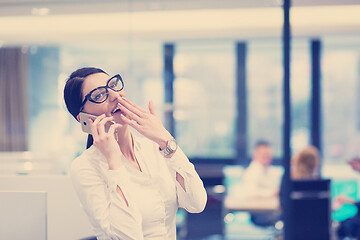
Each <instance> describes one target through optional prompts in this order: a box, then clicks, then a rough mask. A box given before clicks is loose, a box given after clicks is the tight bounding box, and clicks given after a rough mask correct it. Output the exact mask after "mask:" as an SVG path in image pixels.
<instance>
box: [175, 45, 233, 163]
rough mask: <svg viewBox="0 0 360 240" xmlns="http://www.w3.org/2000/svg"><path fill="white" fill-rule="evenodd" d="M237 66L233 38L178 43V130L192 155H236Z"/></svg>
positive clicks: (176, 70) (176, 67) (176, 60)
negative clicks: (227, 40) (225, 40)
mask: <svg viewBox="0 0 360 240" xmlns="http://www.w3.org/2000/svg"><path fill="white" fill-rule="evenodd" d="M234 68H235V56H234V44H233V43H232V42H211V41H205V42H199V43H197V42H189V43H178V44H176V50H175V58H174V72H175V77H176V78H175V81H174V106H175V111H174V119H175V133H176V138H177V141H178V142H179V145H180V146H181V148H182V149H183V150H184V152H185V153H186V154H187V155H188V156H189V157H199V158H224V157H225V158H226V157H228V158H229V157H235V154H236V150H235V149H234V141H235V134H236V133H235V126H234V124H235V104H236V98H235V69H234Z"/></svg>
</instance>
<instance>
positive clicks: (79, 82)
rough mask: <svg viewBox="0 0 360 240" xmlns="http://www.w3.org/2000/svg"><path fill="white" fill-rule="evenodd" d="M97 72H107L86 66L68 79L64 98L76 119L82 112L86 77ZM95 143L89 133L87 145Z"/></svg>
mask: <svg viewBox="0 0 360 240" xmlns="http://www.w3.org/2000/svg"><path fill="white" fill-rule="evenodd" d="M95 73H105V74H107V73H106V72H105V71H103V70H102V69H100V68H94V67H84V68H80V69H78V70H76V71H74V72H73V73H72V74H71V75H70V77H69V79H68V80H67V81H66V84H65V88H64V100H65V105H66V108H67V109H68V111H69V112H70V114H71V115H73V117H74V118H75V119H77V118H76V117H77V115H78V114H79V113H80V106H81V103H82V101H83V100H82V99H83V95H82V86H83V83H84V80H85V78H86V77H88V76H90V75H92V74H95ZM92 143H93V138H92V136H91V135H90V134H89V136H88V141H87V146H86V148H89V147H90V146H91V145H92Z"/></svg>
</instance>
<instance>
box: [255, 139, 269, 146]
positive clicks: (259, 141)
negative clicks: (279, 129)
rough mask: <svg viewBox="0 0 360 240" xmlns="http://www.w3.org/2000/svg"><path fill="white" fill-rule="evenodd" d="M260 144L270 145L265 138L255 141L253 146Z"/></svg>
mask: <svg viewBox="0 0 360 240" xmlns="http://www.w3.org/2000/svg"><path fill="white" fill-rule="evenodd" d="M260 146H265V147H270V143H269V142H268V141H267V140H265V139H260V140H258V141H257V142H256V143H255V148H257V147H260Z"/></svg>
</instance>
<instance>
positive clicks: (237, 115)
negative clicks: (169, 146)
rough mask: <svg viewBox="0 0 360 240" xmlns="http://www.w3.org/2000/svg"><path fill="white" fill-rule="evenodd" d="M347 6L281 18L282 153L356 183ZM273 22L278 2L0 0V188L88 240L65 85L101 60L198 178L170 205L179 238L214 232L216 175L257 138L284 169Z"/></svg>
mask: <svg viewBox="0 0 360 240" xmlns="http://www.w3.org/2000/svg"><path fill="white" fill-rule="evenodd" d="M359 13H360V2H359V1H358V0H312V1H310V0H293V1H292V8H291V15H290V24H291V34H292V42H291V76H290V79H291V89H290V94H291V101H290V104H291V130H290V133H289V134H290V136H291V137H290V146H291V149H292V151H293V152H296V151H298V150H300V149H302V148H303V147H305V146H307V145H309V144H314V143H316V147H318V148H319V150H320V152H321V157H322V170H321V171H322V175H323V176H325V177H329V178H331V179H334V180H338V181H340V180H343V181H345V180H346V181H347V180H349V181H352V182H356V184H357V182H358V181H359V180H360V178H359V176H360V174H357V173H355V172H354V171H353V170H352V169H351V168H350V166H349V165H348V164H347V161H348V160H350V158H352V157H356V156H358V155H359V153H360V136H359V133H360V106H359V102H360V94H359V90H360V14H359ZM283 18H284V17H283V2H282V1H281V0H252V1H251V0H236V1H235V0H222V1H216V0H206V1H205V0H194V1H189V0H183V1H180V0H154V1H148V0H118V1H116V0H103V1H93V0H86V1H85V0H42V1H35V0H14V1H9V0H0V119H1V122H0V133H1V136H0V151H1V152H0V176H1V180H0V187H1V188H0V190H4V191H5V190H6V191H10V190H11V191H12V190H19V191H22V190H31V191H33V190H36V191H46V192H47V194H48V205H47V216H48V222H47V236H48V239H60V238H61V239H81V238H85V237H91V234H92V233H91V229H90V227H89V224H88V223H87V222H86V221H87V219H86V217H85V216H84V215H83V213H82V211H81V209H80V208H79V209H77V207H78V203H77V199H76V196H75V195H74V193H73V192H72V191H73V190H72V188H71V185H70V182H69V180H68V168H69V165H70V164H71V161H72V160H73V159H74V158H75V157H76V156H78V155H79V154H80V153H81V152H82V151H83V150H84V149H85V144H86V138H87V136H86V134H85V133H82V132H81V128H80V125H79V123H78V122H76V121H75V120H74V119H73V118H72V116H71V115H70V114H68V112H67V110H66V107H65V104H64V101H63V88H64V85H65V82H66V79H67V78H68V76H69V75H70V74H71V72H72V71H74V70H76V69H77V68H80V67H84V66H94V67H99V68H102V69H104V70H105V71H106V72H107V73H109V75H115V74H117V73H120V74H121V76H122V77H123V79H124V83H125V91H126V92H127V95H128V97H129V99H131V100H133V101H135V102H136V103H137V104H139V105H140V106H143V107H145V108H146V107H147V103H148V101H149V100H153V101H154V103H155V106H156V109H157V111H158V112H159V113H160V114H161V116H162V118H163V122H164V124H165V125H166V127H167V128H168V130H169V131H171V132H172V134H173V135H174V136H175V138H176V139H177V141H178V144H179V145H180V146H181V148H182V149H183V150H184V152H185V153H186V154H187V156H188V157H189V159H190V160H191V161H192V162H193V163H194V164H195V166H196V169H197V170H198V172H199V174H200V177H201V178H202V179H203V181H204V184H205V186H206V188H207V190H208V194H209V200H208V204H207V207H206V209H205V211H204V212H203V213H201V214H195V215H193V214H191V215H188V214H186V213H183V212H179V223H178V225H179V234H181V236H179V238H180V237H182V238H184V239H185V238H187V239H222V238H223V237H226V231H225V230H224V229H226V224H229V222H231V221H232V220H231V219H230V220H229V216H228V218H227V220H226V221H224V216H225V215H224V206H223V200H224V196H225V195H226V193H227V190H228V187H229V186H227V184H231V183H229V181H225V180H226V179H228V178H229V175H226V174H230V175H231V176H230V177H231V179H232V180H233V177H234V171H230V173H229V172H228V171H225V170H224V169H226V167H228V166H229V167H231V166H233V167H235V169H236V167H242V168H245V167H246V166H248V164H249V162H250V159H251V153H252V151H253V148H254V144H255V143H256V142H257V141H258V140H259V139H266V140H268V141H269V142H270V143H271V145H272V147H273V153H274V161H273V164H274V165H275V166H277V167H278V168H282V167H281V165H282V161H283V158H284V150H283V146H284V145H283V135H284V127H283V125H284V114H283V113H284V112H283V111H284V100H283V92H284V89H283V78H284V76H283V42H282V31H283ZM314 72H317V73H319V75H318V77H316V74H315V73H314ZM314 74H315V75H314ZM314 76H315V77H314ZM314 78H315V80H314ZM316 79H317V80H316ZM320 80H321V81H320ZM319 82H320V83H321V84H315V83H319ZM314 98H315V99H317V101H314ZM314 113H317V114H318V115H317V116H318V117H314ZM314 126H315V127H314ZM314 141H315V142H314ZM235 172H236V170H235ZM240 175H241V174H239V175H236V174H235V177H236V176H238V177H240ZM234 181H235V180H234ZM230 182H231V181H230ZM352 186H353V185H352ZM357 186H358V185H356V187H355V188H356V189H355V190H351V191H350V192H351V194H352V195H354V194H353V193H354V191H355V192H356V193H355V195H354V197H356V198H358V197H359V196H358V195H357V191H358V189H357V188H358V187H357ZM54 188H55V189H57V191H55V189H54ZM340 190H341V189H340ZM340 190H339V191H340ZM66 196H67V197H68V199H69V200H68V202H69V205H71V204H73V205H71V207H69V206H67V205H66V206H65V205H64V206H63V212H62V213H60V212H61V211H59V209H58V208H62V207H61V206H62V205H61V204H64V203H63V202H62V203H59V202H57V201H58V200H56V199H64V198H66ZM70 200H71V201H70ZM72 200H73V201H72ZM59 204H60V205H59ZM66 209H67V210H68V211H69V209H73V210H72V212H69V213H66V212H67V211H66ZM74 213H76V214H77V215H76V216H74V215H72V214H74ZM67 214H68V215H67ZM70 216H72V218H73V222H71V221H69V218H71V217H70ZM232 217H233V216H232ZM245 218H246V216H245ZM64 219H66V220H64ZM75 219H77V220H76V221H75ZM241 219H244V216H242V217H240V220H241ZM64 221H65V222H66V223H64ZM241 221H242V220H241ZM0 224H3V223H0ZM64 224H65V225H64ZM66 224H67V225H66ZM63 229H67V230H66V231H63ZM235 239H240V238H235ZM248 239H252V238H250V237H249V238H248ZM260 239H267V238H262V237H260Z"/></svg>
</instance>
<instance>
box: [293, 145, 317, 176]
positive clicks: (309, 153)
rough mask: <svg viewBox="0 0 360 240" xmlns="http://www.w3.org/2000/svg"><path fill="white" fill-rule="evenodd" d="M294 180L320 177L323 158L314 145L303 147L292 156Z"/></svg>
mask: <svg viewBox="0 0 360 240" xmlns="http://www.w3.org/2000/svg"><path fill="white" fill-rule="evenodd" d="M290 164H291V178H292V180H301V179H318V178H319V177H320V175H319V171H320V164H321V158H320V153H319V150H318V149H317V148H316V147H314V146H308V147H306V148H304V149H302V150H301V151H300V152H298V153H297V154H295V155H294V156H293V157H292V158H291V163H290Z"/></svg>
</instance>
